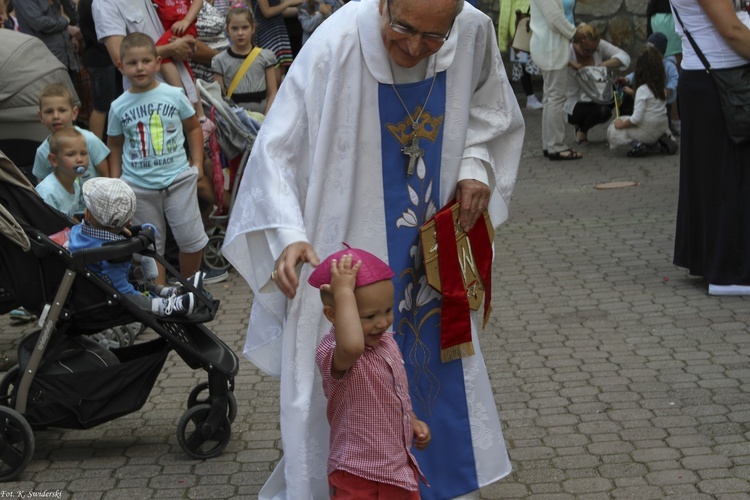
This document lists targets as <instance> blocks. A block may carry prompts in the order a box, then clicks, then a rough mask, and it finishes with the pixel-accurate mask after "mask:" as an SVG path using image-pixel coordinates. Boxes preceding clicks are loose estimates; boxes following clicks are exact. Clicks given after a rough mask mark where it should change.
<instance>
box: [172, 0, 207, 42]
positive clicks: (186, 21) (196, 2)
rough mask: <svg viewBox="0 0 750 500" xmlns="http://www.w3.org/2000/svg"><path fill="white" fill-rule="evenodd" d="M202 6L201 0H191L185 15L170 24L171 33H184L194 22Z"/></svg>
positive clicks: (179, 34) (178, 34)
mask: <svg viewBox="0 0 750 500" xmlns="http://www.w3.org/2000/svg"><path fill="white" fill-rule="evenodd" d="M202 6H203V0H193V1H192V2H191V3H190V8H189V9H188V11H187V14H185V17H183V18H182V19H180V20H179V21H175V22H174V23H173V24H172V28H171V29H172V33H174V34H175V35H177V36H182V35H184V34H185V31H186V30H187V29H188V28H189V27H190V25H191V24H193V23H194V22H195V20H196V18H197V17H198V13H199V12H200V11H201V7H202Z"/></svg>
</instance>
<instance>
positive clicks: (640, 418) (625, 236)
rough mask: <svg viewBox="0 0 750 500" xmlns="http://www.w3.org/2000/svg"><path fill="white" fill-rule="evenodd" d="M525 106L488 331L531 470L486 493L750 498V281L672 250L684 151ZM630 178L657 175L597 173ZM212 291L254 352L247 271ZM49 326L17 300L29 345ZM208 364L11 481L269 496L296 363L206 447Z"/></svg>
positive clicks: (124, 494)
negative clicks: (574, 124) (203, 389)
mask: <svg viewBox="0 0 750 500" xmlns="http://www.w3.org/2000/svg"><path fill="white" fill-rule="evenodd" d="M630 3H634V2H630ZM635 3H637V2H635ZM524 116H525V118H526V119H527V129H526V130H527V136H526V140H525V148H524V152H523V160H522V163H521V166H520V170H519V177H518V181H517V183H516V188H515V191H514V194H513V199H512V201H511V205H510V217H509V220H508V221H507V222H506V223H505V224H504V225H503V226H502V227H501V228H500V229H499V230H498V232H497V238H496V241H495V249H496V252H497V257H498V258H497V259H496V262H495V263H494V265H493V298H492V302H493V309H494V312H493V316H492V317H491V320H490V323H489V324H488V326H487V328H486V329H485V330H484V332H483V334H482V348H483V352H484V354H485V361H486V363H487V366H488V371H489V372H490V380H491V385H492V389H493V391H494V392H495V395H496V403H497V406H498V411H499V413H500V415H501V419H502V420H503V429H504V432H505V437H506V441H507V445H508V449H509V452H510V456H511V460H512V464H513V467H514V473H512V474H511V475H510V476H509V477H507V478H506V479H504V480H503V481H500V482H498V483H495V484H493V485H490V486H487V487H485V488H483V489H482V491H481V498H483V499H494V498H497V499H506V498H523V499H533V500H572V499H575V500H588V499H616V500H619V499H629V498H634V499H636V500H648V499H651V498H654V499H656V498H673V499H678V500H693V499H695V500H703V499H711V500H729V499H731V500H734V499H743V500H744V499H747V498H748V497H750V491H749V490H748V484H749V483H748V481H749V480H750V443H749V441H750V430H749V429H750V428H749V427H748V425H749V424H750V368H749V366H750V328H748V325H750V312H748V311H750V310H749V309H748V304H750V298H744V297H710V296H708V295H707V293H706V286H705V283H703V281H702V280H701V279H697V278H693V277H690V276H688V274H687V272H686V271H685V270H683V269H679V268H676V267H675V266H673V265H672V263H671V262H672V255H673V245H674V220H675V207H676V200H677V187H678V185H679V166H678V162H679V155H675V156H666V155H665V156H662V155H652V156H649V157H648V158H645V159H640V158H639V159H631V158H627V157H625V155H624V154H622V153H621V152H618V151H610V150H609V149H608V147H607V146H606V143H605V130H604V127H595V128H594V129H592V130H591V131H590V133H589V137H590V140H592V145H590V146H587V147H586V148H585V149H584V151H583V152H584V158H583V159H582V160H580V161H578V162H574V163H575V165H573V164H569V165H568V164H566V165H561V164H558V163H556V162H550V161H548V160H547V159H545V158H544V157H542V155H541V152H540V151H539V149H540V148H539V143H540V141H541V139H540V134H541V132H540V130H541V127H540V120H541V113H539V112H535V111H524ZM568 139H570V140H572V130H571V131H569V136H568ZM610 180H634V181H636V182H637V185H636V186H634V187H630V188H624V189H614V190H597V189H594V185H595V184H597V183H599V182H604V181H610ZM210 290H211V291H212V293H214V295H215V296H216V298H218V299H220V300H221V308H220V310H219V314H218V315H217V318H216V319H215V320H214V321H213V322H211V323H210V324H208V325H207V326H208V327H209V328H210V329H212V330H213V331H214V332H216V333H217V334H218V335H219V336H220V337H221V338H222V339H223V340H224V341H225V342H227V344H228V345H230V346H231V347H232V348H233V349H234V350H235V352H237V353H240V352H241V350H242V347H243V344H244V337H245V332H246V330H247V325H248V312H249V306H250V303H251V301H252V296H251V294H250V293H249V290H248V288H247V285H246V284H245V283H244V282H243V280H242V278H240V277H239V276H238V275H237V273H236V272H234V271H232V272H231V273H230V277H229V279H228V280H227V281H226V282H224V283H220V284H215V285H212V286H211V288H210ZM33 329H34V326H33V325H26V326H19V325H13V324H12V323H11V322H10V321H9V320H8V319H7V317H3V316H0V340H2V341H4V342H5V343H6V345H7V346H9V347H11V348H14V347H15V346H16V345H17V344H18V342H19V340H20V338H21V337H22V336H23V335H24V334H26V333H29V332H30V331H32V330H33ZM153 337H154V334H153V332H146V333H144V334H143V335H142V336H141V337H139V339H140V338H143V339H148V338H153ZM139 341H140V340H139ZM203 380H206V375H205V372H204V371H202V370H192V369H190V368H189V367H187V366H186V365H185V363H184V362H183V361H182V360H181V359H180V358H179V356H177V355H176V354H175V353H171V354H170V355H169V357H168V359H167V362H166V363H165V367H164V369H163V370H162V372H161V373H160V375H159V377H158V379H157V381H156V383H155V385H154V387H153V389H152V391H151V393H150V394H149V397H148V400H147V401H146V403H145V404H144V406H143V408H142V409H141V410H139V411H137V412H134V413H132V414H130V415H126V416H124V417H122V418H119V419H116V420H114V421H112V422H108V423H105V424H103V425H101V426H98V427H95V428H93V429H87V430H62V429H47V430H44V431H37V432H36V433H35V440H36V450H35V454H34V459H33V460H32V462H31V463H30V464H29V466H28V467H27V468H26V470H25V471H24V472H23V473H22V474H21V476H20V477H19V478H18V480H17V481H11V482H7V483H4V484H3V485H2V488H0V491H11V490H14V489H23V490H24V491H31V490H36V491H39V490H40V489H44V488H46V489H48V490H52V489H59V490H60V491H61V492H62V497H63V498H67V499H89V498H97V499H105V500H118V499H127V500H132V499H141V498H143V499H150V498H159V499H168V498H198V499H202V498H212V499H213V498H217V499H218V498H233V499H234V498H242V499H244V498H256V497H257V494H258V491H260V488H261V487H262V485H263V484H264V482H265V481H266V479H267V478H268V476H269V475H270V474H271V471H272V470H273V468H274V466H275V465H276V463H277V462H278V460H279V459H280V457H281V456H282V451H281V435H280V431H279V396H278V391H279V383H278V380H276V379H274V378H272V377H269V376H267V375H265V374H263V373H262V372H260V371H259V370H257V369H256V368H255V367H253V366H252V365H251V364H250V363H249V362H247V361H246V360H244V359H241V360H240V373H239V374H238V376H237V378H236V380H235V382H236V387H235V396H236V398H237V403H238V416H237V419H236V420H235V422H234V423H233V426H232V441H231V442H230V444H229V445H228V446H227V448H226V450H225V451H224V453H223V454H222V455H221V456H220V457H216V458H214V459H210V460H205V461H203V460H195V459H191V458H188V457H187V456H186V455H185V454H184V452H183V451H182V450H181V449H180V447H179V444H178V443H177V439H176V435H175V429H176V424H177V421H178V420H179V419H180V417H181V416H182V415H183V414H184V412H185V409H186V408H185V404H186V401H187V395H188V394H189V392H190V390H191V389H192V388H193V387H194V386H195V385H196V384H197V383H198V382H200V381H203Z"/></svg>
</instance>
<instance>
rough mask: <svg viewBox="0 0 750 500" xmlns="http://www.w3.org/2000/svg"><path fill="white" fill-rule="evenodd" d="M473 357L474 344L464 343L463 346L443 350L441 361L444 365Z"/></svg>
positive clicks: (458, 345) (457, 345)
mask: <svg viewBox="0 0 750 500" xmlns="http://www.w3.org/2000/svg"><path fill="white" fill-rule="evenodd" d="M473 355H474V344H473V343H472V342H464V343H463V344H456V345H454V346H451V347H448V348H447V349H441V351H440V361H442V362H443V363H449V362H451V361H455V360H457V359H461V358H465V357H467V356H473Z"/></svg>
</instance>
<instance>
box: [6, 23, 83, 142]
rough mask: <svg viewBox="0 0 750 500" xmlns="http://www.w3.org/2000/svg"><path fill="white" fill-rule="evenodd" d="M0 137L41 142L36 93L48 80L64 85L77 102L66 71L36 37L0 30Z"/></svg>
mask: <svg viewBox="0 0 750 500" xmlns="http://www.w3.org/2000/svg"><path fill="white" fill-rule="evenodd" d="M0 75H3V76H2V78H0V139H31V140H36V141H39V142H41V141H43V140H44V139H45V138H46V137H47V136H48V135H49V132H48V131H47V129H46V128H45V127H44V125H42V124H41V123H39V117H38V116H37V110H38V109H39V92H40V91H41V90H42V89H43V88H44V86H45V85H47V84H49V83H55V82H59V83H62V84H64V85H66V86H67V87H68V88H69V89H70V91H71V93H72V94H73V99H74V101H75V102H76V103H78V104H80V101H79V100H78V94H76V91H75V88H74V87H73V83H72V82H71V81H70V76H68V70H67V69H66V68H65V66H64V65H63V63H61V62H60V61H59V60H58V59H57V57H55V56H54V55H53V54H52V52H50V51H49V49H48V48H47V46H46V45H44V43H43V42H42V41H41V40H39V39H38V38H36V37H33V36H29V35H25V34H23V33H18V32H16V31H13V30H6V29H0Z"/></svg>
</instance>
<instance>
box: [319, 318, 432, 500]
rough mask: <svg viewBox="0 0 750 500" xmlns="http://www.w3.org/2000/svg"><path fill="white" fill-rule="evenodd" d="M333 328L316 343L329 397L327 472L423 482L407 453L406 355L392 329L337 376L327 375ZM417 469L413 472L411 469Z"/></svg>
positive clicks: (404, 484)
mask: <svg viewBox="0 0 750 500" xmlns="http://www.w3.org/2000/svg"><path fill="white" fill-rule="evenodd" d="M335 347H336V338H335V336H334V329H333V328H331V332H330V333H329V334H328V335H326V336H325V337H324V338H323V340H322V342H321V343H320V345H319V346H318V350H317V355H316V361H317V363H318V368H319V369H320V372H321V374H322V376H323V392H324V393H325V395H326V397H327V398H328V407H327V416H328V422H329V423H330V425H331V442H330V445H331V446H330V447H331V451H330V454H329V456H328V474H331V473H332V472H334V471H336V470H342V471H346V472H349V473H351V474H354V475H356V476H359V477H362V478H364V479H368V480H370V481H377V482H380V483H386V484H392V485H395V486H398V487H400V488H404V489H406V490H410V491H415V490H417V489H418V488H419V485H418V484H417V479H416V477H415V476H416V474H418V475H419V476H420V477H421V478H422V480H423V481H424V476H423V475H422V472H421V471H420V470H419V466H418V465H417V461H416V459H415V458H414V456H413V455H412V454H411V451H410V449H411V446H412V438H413V437H414V429H413V427H412V419H411V399H410V397H409V384H408V381H407V379H406V370H405V369H404V360H403V358H402V356H401V351H400V350H399V347H398V345H397V344H396V341H395V340H393V334H392V333H390V332H388V333H385V334H384V335H383V337H382V338H381V340H380V343H379V344H378V345H377V346H376V347H367V346H366V347H365V351H364V353H363V354H362V356H360V358H359V359H358V360H357V362H356V363H354V365H353V366H352V367H351V368H350V369H349V370H347V372H346V373H345V374H344V376H343V377H342V378H340V379H334V378H333V377H332V376H331V363H332V362H333V351H334V348H335ZM415 473H416V474H415Z"/></svg>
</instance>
